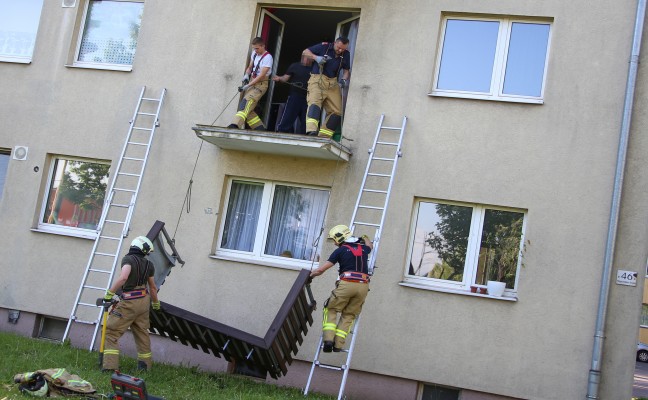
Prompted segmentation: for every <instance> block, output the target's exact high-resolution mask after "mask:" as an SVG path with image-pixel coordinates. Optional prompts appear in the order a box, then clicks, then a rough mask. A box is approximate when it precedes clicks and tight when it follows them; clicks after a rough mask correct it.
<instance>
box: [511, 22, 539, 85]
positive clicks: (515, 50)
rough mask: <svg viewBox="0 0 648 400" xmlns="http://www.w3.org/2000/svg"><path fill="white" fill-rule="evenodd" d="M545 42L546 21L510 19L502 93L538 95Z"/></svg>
mask: <svg viewBox="0 0 648 400" xmlns="http://www.w3.org/2000/svg"><path fill="white" fill-rule="evenodd" d="M548 42H549V25H548V24H529V23H519V22H514V23H513V25H512V28H511V39H510V42H509V50H508V58H507V61H506V77H505V79H504V90H503V92H504V93H506V94H515V95H522V96H535V97H540V95H541V94H542V80H543V78H544V70H545V60H546V57H547V45H548Z"/></svg>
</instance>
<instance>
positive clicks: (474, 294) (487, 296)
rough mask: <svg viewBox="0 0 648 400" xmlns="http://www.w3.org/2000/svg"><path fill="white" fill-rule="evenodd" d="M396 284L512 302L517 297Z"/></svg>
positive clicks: (403, 284)
mask: <svg viewBox="0 0 648 400" xmlns="http://www.w3.org/2000/svg"><path fill="white" fill-rule="evenodd" d="M398 284H399V285H400V286H405V287H410V288H414V289H422V290H430V291H433V292H442V293H451V294H459V295H462V296H472V297H484V298H487V299H493V300H503V301H513V302H517V301H518V298H517V297H506V296H502V297H496V296H490V295H487V294H480V293H472V292H467V291H465V290H457V289H450V288H442V287H438V286H426V285H417V284H415V283H409V282H403V281H401V282H398Z"/></svg>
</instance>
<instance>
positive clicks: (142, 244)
mask: <svg viewBox="0 0 648 400" xmlns="http://www.w3.org/2000/svg"><path fill="white" fill-rule="evenodd" d="M131 247H137V248H138V249H140V250H142V253H144V254H148V253H150V252H152V251H153V243H151V241H150V240H149V238H147V237H146V236H138V237H136V238H135V239H133V241H132V242H131Z"/></svg>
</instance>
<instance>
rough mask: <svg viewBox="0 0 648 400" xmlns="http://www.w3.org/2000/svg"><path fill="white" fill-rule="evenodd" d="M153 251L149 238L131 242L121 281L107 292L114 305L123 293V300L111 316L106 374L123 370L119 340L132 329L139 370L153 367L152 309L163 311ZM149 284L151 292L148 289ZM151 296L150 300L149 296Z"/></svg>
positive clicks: (105, 353)
mask: <svg viewBox="0 0 648 400" xmlns="http://www.w3.org/2000/svg"><path fill="white" fill-rule="evenodd" d="M152 251H153V243H151V241H150V240H149V239H148V238H147V237H146V236H138V237H136V238H135V239H134V240H133V242H132V243H131V246H130V249H129V251H128V254H127V255H126V256H124V258H122V263H121V264H122V266H121V272H120V274H119V278H117V280H116V281H115V283H114V284H113V285H112V287H111V288H110V289H108V290H107V291H106V295H105V296H104V301H106V302H110V301H112V300H113V296H115V292H117V291H118V290H119V289H121V290H122V294H121V295H120V298H121V301H119V302H118V303H117V305H116V306H115V307H114V308H113V310H112V311H111V312H110V314H109V315H108V322H107V323H106V339H105V340H106V343H105V347H104V356H103V366H102V370H103V371H112V370H116V369H118V368H119V343H118V341H119V338H121V337H122V335H123V334H124V332H126V330H127V329H128V328H130V329H131V332H132V333H133V336H134V338H135V347H136V348H137V368H138V369H141V370H148V369H150V368H151V365H152V354H151V339H150V338H149V334H148V329H149V327H150V324H149V307H151V308H153V310H159V309H160V301H159V300H158V296H157V286H156V285H155V279H154V278H153V277H154V275H155V266H154V265H153V263H152V262H151V261H150V260H148V259H147V258H146V256H147V255H148V254H149V253H150V252H152ZM147 284H148V290H147ZM149 295H150V297H149Z"/></svg>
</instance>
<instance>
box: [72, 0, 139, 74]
mask: <svg viewBox="0 0 648 400" xmlns="http://www.w3.org/2000/svg"><path fill="white" fill-rule="evenodd" d="M143 10H144V3H141V2H129V1H105V0H104V1H100V0H92V1H90V3H89V4H88V12H87V14H86V21H85V26H84V29H83V38H82V40H81V46H80V49H79V57H78V61H81V62H89V63H104V64H123V65H132V64H133V57H134V56H135V49H136V47H137V37H138V35H139V29H140V24H141V21H142V11H143Z"/></svg>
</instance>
